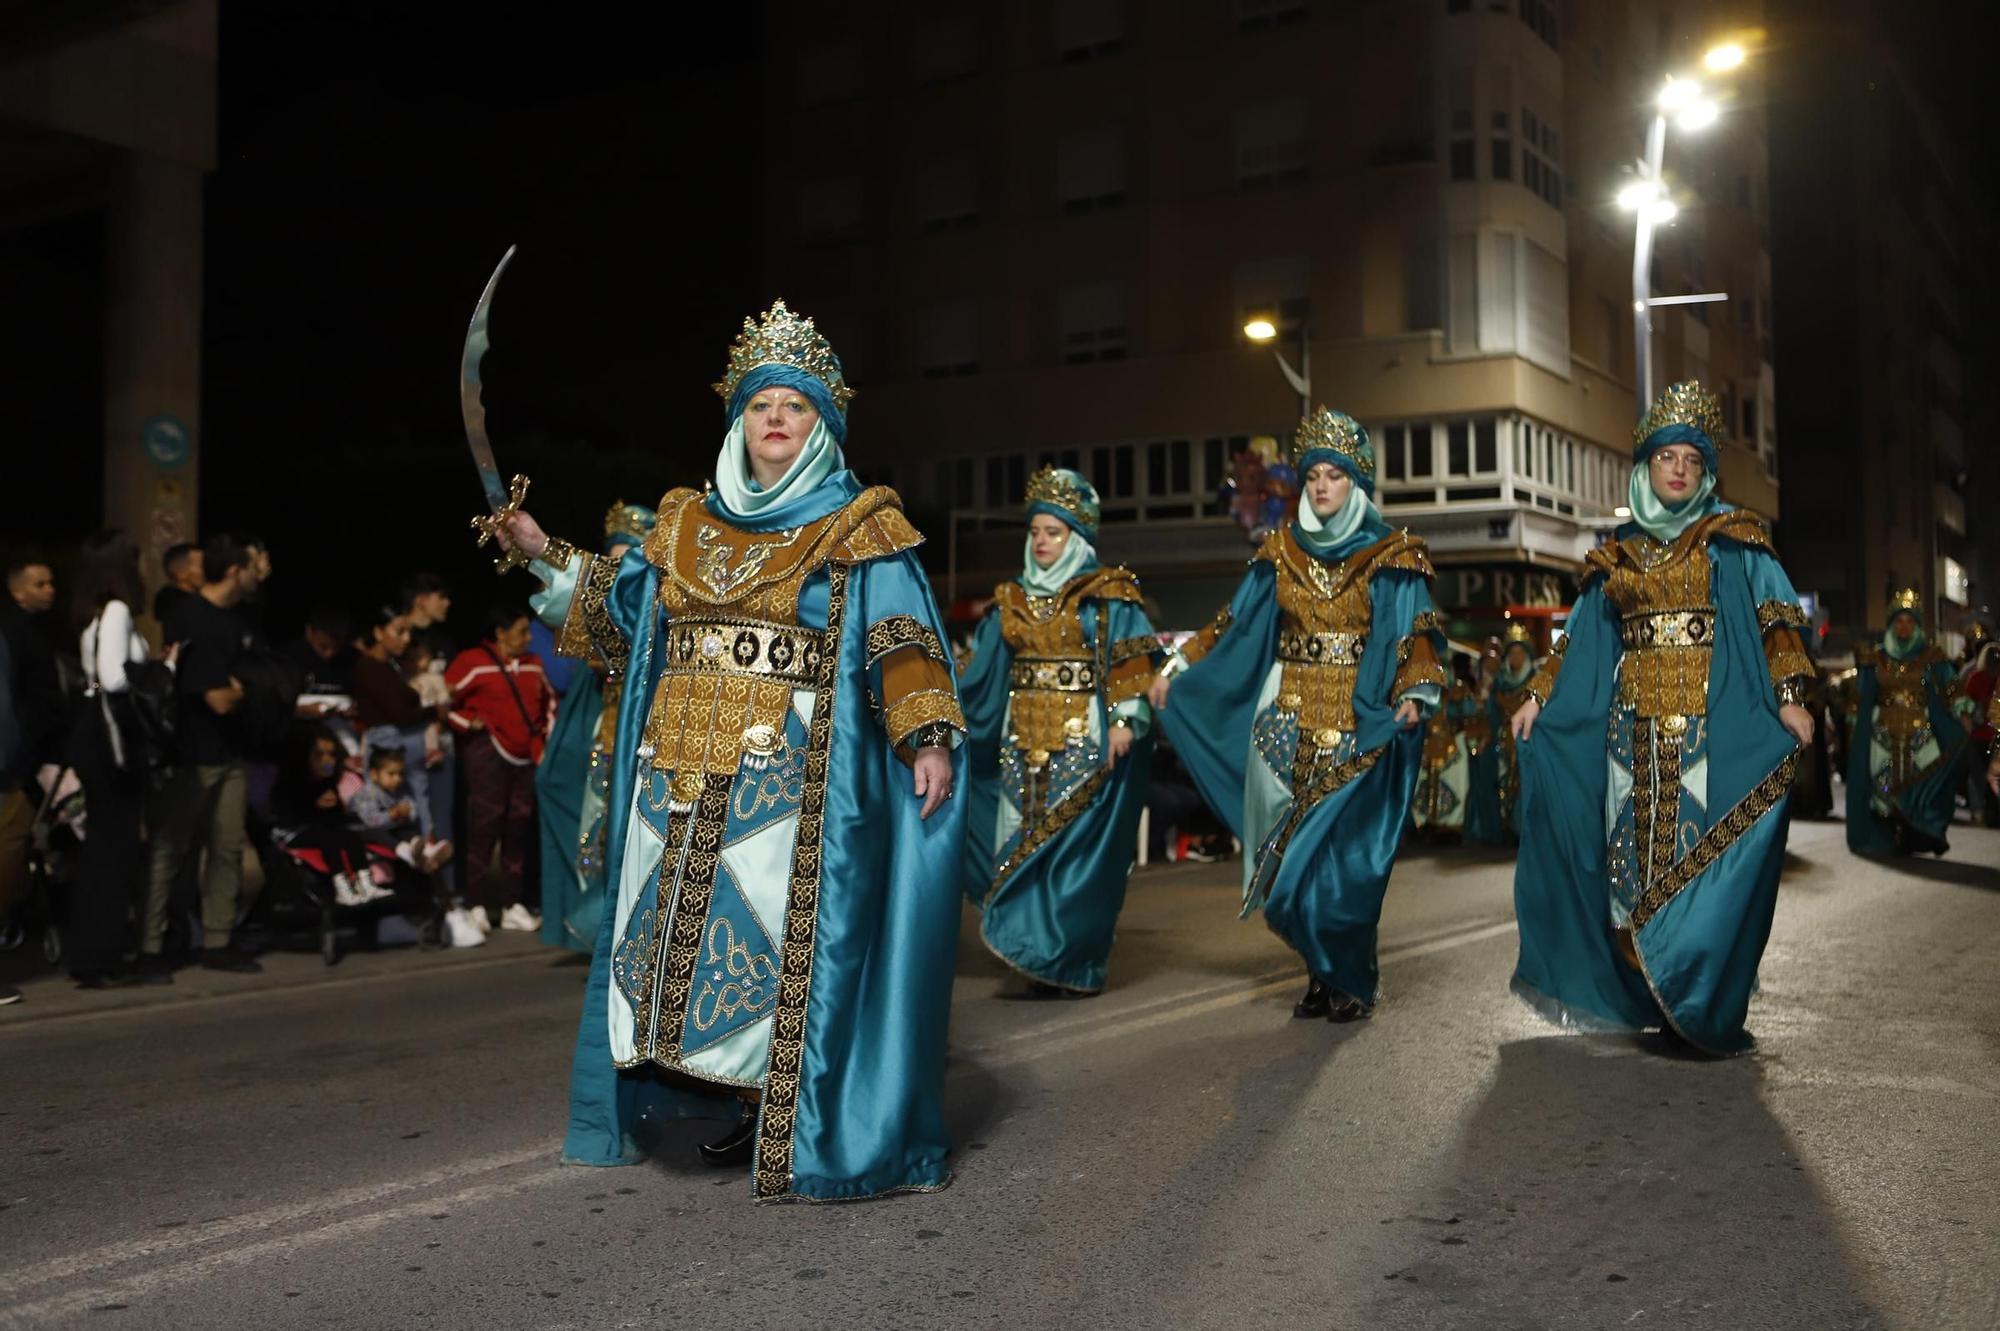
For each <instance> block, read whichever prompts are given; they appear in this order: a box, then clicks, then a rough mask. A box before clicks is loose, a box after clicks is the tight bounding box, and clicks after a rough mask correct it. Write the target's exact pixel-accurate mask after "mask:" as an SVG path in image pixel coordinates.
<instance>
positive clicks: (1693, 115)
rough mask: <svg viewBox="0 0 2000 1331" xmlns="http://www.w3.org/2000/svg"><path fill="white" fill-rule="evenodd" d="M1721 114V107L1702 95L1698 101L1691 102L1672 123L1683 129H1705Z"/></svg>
mask: <svg viewBox="0 0 2000 1331" xmlns="http://www.w3.org/2000/svg"><path fill="white" fill-rule="evenodd" d="M1721 114H1722V108H1721V107H1719V106H1717V105H1716V104H1715V103H1714V102H1712V101H1710V100H1709V99H1708V98H1706V97H1704V98H1702V99H1701V100H1700V101H1698V102H1694V103H1691V104H1690V105H1689V106H1688V108H1687V109H1686V110H1685V111H1682V112H1681V113H1680V117H1679V118H1678V119H1677V120H1676V121H1675V122H1674V123H1675V124H1677V125H1679V126H1680V127H1681V128H1682V129H1684V130H1697V129H1707V128H1708V127H1709V126H1710V125H1713V124H1714V123H1715V122H1716V118H1717V117H1719V116H1720V115H1721Z"/></svg>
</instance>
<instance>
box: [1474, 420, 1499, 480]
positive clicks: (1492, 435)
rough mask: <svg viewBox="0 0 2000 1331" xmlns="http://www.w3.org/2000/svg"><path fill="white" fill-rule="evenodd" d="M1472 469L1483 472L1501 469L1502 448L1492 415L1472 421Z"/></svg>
mask: <svg viewBox="0 0 2000 1331" xmlns="http://www.w3.org/2000/svg"><path fill="white" fill-rule="evenodd" d="M1472 469H1473V470H1474V471H1476V472H1479V473H1482V474H1485V473H1489V472H1495V471H1498V470H1500V449H1499V444H1498V442H1497V433H1496V430H1495V428H1494V422H1493V418H1492V417H1491V416H1482V417H1480V418H1479V419H1478V420H1476V421H1474V422H1473V423H1472Z"/></svg>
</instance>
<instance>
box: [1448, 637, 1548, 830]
mask: <svg viewBox="0 0 2000 1331" xmlns="http://www.w3.org/2000/svg"><path fill="white" fill-rule="evenodd" d="M1503 641H1504V642H1505V643H1506V647H1505V648H1504V650H1502V652H1501V654H1500V671H1499V673H1498V674H1496V675H1495V676H1494V677H1493V686H1492V688H1491V689H1489V690H1488V691H1487V694H1486V702H1485V705H1484V706H1485V720H1486V739H1485V742H1484V743H1483V744H1482V745H1481V748H1480V752H1479V754H1478V755H1477V756H1476V757H1475V758H1474V759H1473V765H1472V796H1471V806H1470V808H1468V809H1467V811H1466V815H1465V834H1466V836H1467V837H1468V838H1470V839H1471V840H1473V841H1477V842H1480V843H1482V844H1484V845H1489V846H1500V845H1512V844H1514V843H1515V842H1516V841H1518V840H1519V839H1520V829H1519V825H1518V823H1517V821H1516V815H1517V813H1518V808H1519V804H1520V797H1521V765H1520V754H1519V752H1518V751H1517V750H1516V748H1515V741H1514V713H1516V712H1518V711H1520V710H1521V704H1522V703H1524V702H1526V701H1527V700H1528V681H1529V680H1531V679H1533V678H1534V675H1535V647H1534V635H1533V634H1532V633H1531V632H1530V631H1529V629H1528V626H1527V625H1526V624H1523V623H1521V622H1520V621H1519V620H1515V621H1512V622H1510V623H1509V624H1508V625H1507V632H1506V635H1505V637H1504V639H1503Z"/></svg>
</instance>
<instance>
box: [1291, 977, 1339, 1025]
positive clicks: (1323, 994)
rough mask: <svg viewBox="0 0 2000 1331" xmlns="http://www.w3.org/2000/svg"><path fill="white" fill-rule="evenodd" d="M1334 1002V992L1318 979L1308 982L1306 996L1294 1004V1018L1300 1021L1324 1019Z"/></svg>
mask: <svg viewBox="0 0 2000 1331" xmlns="http://www.w3.org/2000/svg"><path fill="white" fill-rule="evenodd" d="M1332 1002H1333V990H1331V989H1329V988H1327V987H1326V986H1325V985H1323V984H1321V983H1320V982H1319V981H1318V980H1316V979H1308V980H1307V981H1306V996H1305V997H1304V998H1301V999H1300V1000H1299V1001H1298V1002H1296V1003H1294V1004H1292V1016H1293V1017H1295V1018H1297V1019H1298V1020H1300V1021H1305V1020H1307V1019H1309V1018H1312V1017H1324V1016H1325V1015H1326V1013H1327V1008H1328V1006H1329V1005H1330V1004H1332Z"/></svg>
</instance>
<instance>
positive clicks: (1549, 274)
mask: <svg viewBox="0 0 2000 1331" xmlns="http://www.w3.org/2000/svg"><path fill="white" fill-rule="evenodd" d="M1520 253H1521V354H1522V355H1524V356H1526V357H1527V358H1528V359H1529V360H1531V361H1533V362H1534V363H1535V364H1537V365H1539V366H1541V367H1542V368H1543V369H1545V370H1547V371H1548V372H1549V373H1551V374H1555V375H1560V376H1562V377H1563V378H1568V377H1569V265H1568V264H1567V263H1566V262H1565V261H1564V259H1563V257H1562V256H1561V255H1560V254H1557V253H1555V252H1553V251H1551V250H1545V249H1543V248H1542V247H1541V246H1540V245H1537V244H1536V243H1535V242H1534V241H1532V240H1527V241H1523V242H1522V245H1521V251H1520Z"/></svg>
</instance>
